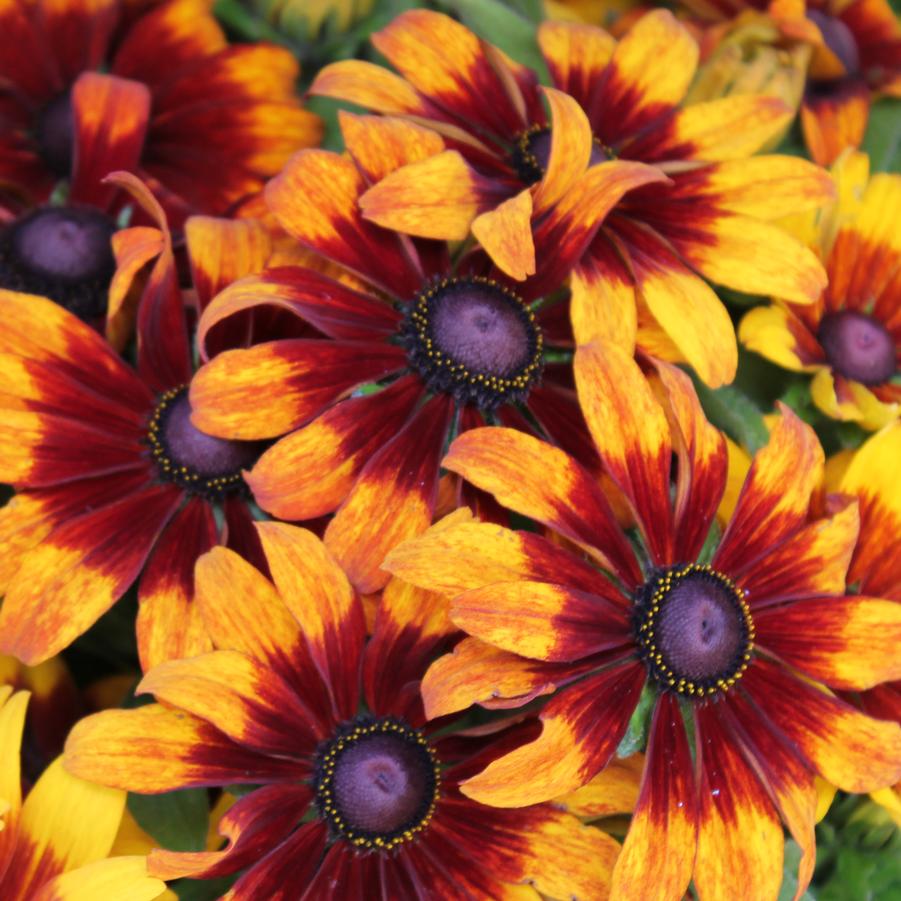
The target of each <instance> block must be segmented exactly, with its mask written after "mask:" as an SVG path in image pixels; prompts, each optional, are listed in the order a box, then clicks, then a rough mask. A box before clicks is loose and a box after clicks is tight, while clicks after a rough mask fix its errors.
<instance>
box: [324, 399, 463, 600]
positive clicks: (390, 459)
mask: <svg viewBox="0 0 901 901" xmlns="http://www.w3.org/2000/svg"><path fill="white" fill-rule="evenodd" d="M451 413H452V400H451V398H450V397H449V396H448V395H444V394H440V395H436V396H434V397H433V398H432V399H431V400H429V401H427V402H426V404H424V405H423V406H422V407H421V408H420V409H419V410H418V411H417V412H416V413H415V414H414V416H413V417H412V418H411V419H410V420H409V422H408V423H407V424H406V425H405V426H404V427H403V429H401V431H399V432H398V433H397V435H395V437H394V438H392V439H391V441H389V442H388V443H387V444H385V445H384V446H383V447H382V448H381V450H379V451H378V453H376V454H375V456H373V457H371V458H370V460H369V462H368V463H367V464H366V465H365V466H364V468H363V470H362V472H361V473H360V476H359V478H358V479H357V481H356V483H355V485H354V487H353V489H352V490H351V492H350V494H349V495H348V496H347V499H346V500H345V501H344V503H343V504H342V505H341V508H340V509H339V510H338V512H337V513H336V514H335V518H334V519H333V520H332V521H331V522H330V523H329V525H328V528H327V529H326V532H325V541H326V544H327V545H328V547H329V549H330V550H331V551H332V552H333V553H334V554H335V557H336V558H337V559H338V561H339V562H340V563H341V565H342V566H343V567H344V569H345V570H346V571H347V574H348V576H349V577H350V579H351V581H352V582H353V583H354V585H355V586H356V587H357V589H358V590H359V591H361V592H363V593H369V592H372V591H376V590H378V589H379V588H381V587H383V586H384V585H385V584H386V583H387V581H388V578H389V576H388V573H386V572H385V571H384V570H383V569H381V565H382V561H383V560H384V559H385V557H386V556H387V554H388V552H389V551H391V550H392V549H393V548H395V547H396V546H397V545H398V544H400V543H401V542H402V541H404V540H405V539H407V538H412V537H413V536H414V535H418V534H419V533H420V532H424V531H425V530H426V529H427V528H428V526H429V523H431V521H432V515H433V513H434V509H435V501H436V499H437V496H438V470H439V465H438V464H439V460H440V457H441V451H442V449H443V448H444V444H445V438H446V436H447V431H448V428H449V426H450V421H451Z"/></svg>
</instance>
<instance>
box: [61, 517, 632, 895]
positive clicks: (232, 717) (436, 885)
mask: <svg viewBox="0 0 901 901" xmlns="http://www.w3.org/2000/svg"><path fill="white" fill-rule="evenodd" d="M257 529H258V530H259V534H260V539H261V541H262V545H263V548H264V551H265V555H266V559H267V561H268V565H269V569H270V571H271V573H272V582H270V581H268V580H267V579H266V578H264V577H263V576H262V575H261V574H260V572H259V571H258V570H256V569H255V568H254V567H252V566H250V565H249V564H248V563H246V562H245V561H244V560H242V559H241V558H240V557H239V556H238V555H237V554H235V553H233V552H231V551H229V550H227V549H224V548H216V549H214V550H213V551H211V552H210V553H209V554H207V555H206V556H204V557H203V558H201V560H200V561H199V562H198V565H197V586H198V606H199V608H200V610H201V612H202V615H203V616H204V619H205V621H206V622H207V624H208V627H209V629H210V634H211V635H212V636H213V637H214V641H215V644H216V646H217V648H220V650H216V651H213V652H211V653H209V654H204V655H201V656H199V657H194V658H192V659H190V660H179V661H170V662H168V663H164V664H162V665H160V666H158V667H156V668H155V669H152V670H151V671H150V672H148V673H147V675H146V676H145V678H144V681H143V682H142V684H141V686H140V690H142V691H145V692H148V693H153V694H154V695H155V696H156V698H157V699H158V701H160V702H162V703H160V704H154V705H150V706H146V707H142V708H139V709H136V710H129V711H108V712H105V713H101V714H98V715H95V716H93V717H89V718H88V719H86V720H82V721H81V722H80V723H79V724H78V726H76V728H75V729H74V730H73V732H72V734H71V736H70V738H69V742H68V744H67V748H66V766H67V767H68V768H69V770H70V771H72V772H75V773H78V774H81V775H82V776H83V777H86V778H90V779H96V780H99V781H100V782H101V783H104V784H108V785H115V786H118V787H120V788H125V787H127V788H128V789H129V790H131V791H138V792H151V793H152V792H164V791H170V790H173V789H179V788H185V787H188V786H220V785H231V784H239V783H240V784H245V785H246V784H247V783H251V784H257V785H259V786H260V787H259V788H257V789H255V790H253V791H251V792H250V793H249V794H246V795H245V796H244V797H242V798H241V799H240V800H239V801H238V802H237V803H236V804H235V805H234V806H233V807H232V808H231V809H230V810H229V811H228V812H227V813H226V814H225V816H224V817H223V819H222V821H221V825H220V832H221V833H222V835H223V836H224V837H226V838H227V839H228V840H229V841H228V844H227V846H226V847H225V848H224V849H223V850H221V851H214V852H199V853H187V854H185V853H174V852H169V851H155V852H153V853H152V854H151V857H150V861H149V868H150V871H151V872H152V873H154V874H155V875H157V876H161V877H163V878H167V879H169V878H177V877H180V876H186V875H187V876H191V877H193V878H198V877H202V878H208V877H212V876H221V875H227V874H231V873H235V872H237V871H238V870H244V871H245V872H244V873H243V874H242V875H241V876H240V878H239V879H238V881H237V882H236V883H235V885H234V887H233V888H232V889H231V892H230V893H229V896H228V897H229V898H234V899H235V901H239V899H247V901H250V899H254V901H255V899H259V898H267V899H268V898H272V899H288V898H294V897H301V896H303V897H309V898H362V897H376V898H402V897H409V898H420V899H423V901H426V899H445V898H452V899H461V901H462V899H464V898H485V899H488V898H497V899H500V898H511V897H516V898H520V897H521V898H523V899H526V898H534V899H536V901H537V898H538V897H539V895H538V894H537V892H536V891H535V889H537V890H538V891H540V892H543V893H544V894H545V895H548V896H551V897H555V898H563V897H574V896H578V897H585V898H604V897H606V896H607V892H608V890H609V876H610V870H611V867H612V863H613V860H614V858H615V855H616V853H617V850H618V846H617V844H616V842H614V841H613V840H612V839H611V838H609V837H608V836H606V835H604V834H603V833H601V832H599V831H598V830H595V829H593V828H591V827H586V826H583V825H582V824H581V823H579V822H578V820H576V819H575V818H574V817H572V816H570V815H569V814H566V813H564V812H562V811H560V810H558V809H556V808H554V807H552V806H550V805H536V806H531V807H526V808H524V809H522V810H517V811H507V810H497V809H493V808H486V807H483V806H481V805H479V804H477V803H476V802H474V801H472V800H470V799H469V798H467V797H466V796H465V795H463V794H461V792H460V791H459V788H458V785H459V783H460V781H461V780H463V779H466V778H469V777H470V776H472V775H473V774H474V773H476V772H478V771H479V770H480V769H481V768H482V767H484V766H485V764H487V763H488V762H489V761H491V760H492V759H494V758H495V757H497V756H498V755H499V754H502V753H504V751H506V750H509V749H510V748H513V747H516V745H517V744H520V743H521V742H522V741H524V740H527V739H528V737H530V735H532V734H534V729H533V728H532V727H533V726H534V722H530V721H528V720H526V721H521V722H518V723H517V724H516V725H513V726H512V727H510V726H509V725H507V726H506V727H505V725H504V724H495V725H494V726H492V727H487V728H482V729H471V730H461V729H460V727H459V726H457V727H455V726H454V724H453V723H452V722H449V721H448V720H446V719H443V720H440V721H429V720H428V719H427V718H426V717H425V715H424V713H423V709H422V701H421V699H420V696H419V680H420V678H421V677H422V673H423V672H424V671H425V668H426V666H427V665H428V663H429V661H430V660H432V659H433V658H434V655H435V654H436V653H439V652H440V650H441V648H442V647H444V646H446V644H447V640H448V638H449V637H450V636H451V635H453V634H454V633H455V629H454V627H453V626H452V625H451V624H450V623H449V621H448V620H447V616H446V602H445V601H444V600H443V599H442V598H440V597H438V596H435V595H429V594H428V593H427V592H423V591H420V590H418V589H415V588H412V587H411V586H408V585H404V584H403V583H400V582H399V581H395V582H393V583H391V584H390V585H389V586H388V587H387V588H386V590H385V593H384V596H383V598H382V602H381V604H380V606H379V611H378V615H377V619H376V625H375V631H374V634H373V636H372V638H371V639H370V640H369V642H368V643H367V642H366V630H365V625H364V618H363V608H362V605H361V603H360V601H359V599H358V597H357V596H356V595H355V594H354V591H353V589H352V587H351V585H350V583H349V582H348V580H347V577H346V576H345V575H344V573H343V572H342V570H341V569H340V568H339V566H338V565H337V563H336V562H335V560H334V558H332V557H331V555H330V554H329V553H328V551H327V550H326V548H325V546H324V545H323V544H322V543H321V542H320V541H319V539H317V538H316V537H315V536H314V535H312V533H310V532H307V531H304V530H301V529H297V528H295V527H293V526H288V525H284V524H280V523H258V524H257ZM273 583H274V584H273ZM526 880H528V881H530V882H532V883H533V884H534V886H535V889H532V888H529V887H526V886H520V887H519V888H518V889H516V888H515V886H516V885H517V884H518V883H522V882H524V881H526Z"/></svg>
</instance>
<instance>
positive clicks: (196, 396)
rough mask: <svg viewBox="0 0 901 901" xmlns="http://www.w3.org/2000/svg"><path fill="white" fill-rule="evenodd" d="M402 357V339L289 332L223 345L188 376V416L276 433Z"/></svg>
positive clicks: (248, 432) (200, 423) (202, 423)
mask: <svg viewBox="0 0 901 901" xmlns="http://www.w3.org/2000/svg"><path fill="white" fill-rule="evenodd" d="M405 361H406V354H405V353H404V351H403V349H402V348H400V347H395V346H393V345H390V344H382V343H378V344H377V343H375V342H363V341H329V340H318V339H306V338H290V339H286V340H284V341H271V342H268V343H266V344H258V345H256V346H255V347H251V348H248V349H247V350H227V351H225V352H224V353H221V354H218V355H217V356H216V357H215V358H213V359H212V360H210V362H209V363H207V364H206V365H205V366H202V367H201V368H200V369H199V370H198V372H197V374H196V375H195V376H194V378H193V379H192V380H191V407H192V410H193V415H192V422H193V423H194V425H195V426H196V427H197V428H199V429H200V430H201V431H203V432H207V433H209V434H210V435H218V436H220V437H227V438H241V439H245V440H253V439H256V438H274V437H276V436H278V435H282V434H284V433H285V432H288V431H290V430H291V429H293V428H296V427H297V426H299V425H301V424H302V423H304V422H305V421H307V420H309V419H311V418H312V417H313V416H316V415H317V414H318V413H320V412H321V411H322V410H323V409H324V408H325V407H327V406H328V405H329V404H331V403H332V402H333V401H335V400H338V399H339V398H340V397H341V396H342V395H344V394H347V393H349V392H350V391H351V390H353V388H355V387H356V386H357V385H361V384H364V383H366V382H370V381H375V380H377V379H380V378H382V377H383V376H385V375H388V374H389V373H391V372H394V371H396V370H397V369H400V368H402V367H403V365H404V363H405Z"/></svg>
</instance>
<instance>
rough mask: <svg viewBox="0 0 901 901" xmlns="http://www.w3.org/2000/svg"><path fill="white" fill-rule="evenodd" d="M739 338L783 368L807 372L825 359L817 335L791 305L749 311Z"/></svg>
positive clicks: (739, 328)
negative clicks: (789, 306)
mask: <svg viewBox="0 0 901 901" xmlns="http://www.w3.org/2000/svg"><path fill="white" fill-rule="evenodd" d="M738 337H739V340H740V341H741V343H742V344H744V345H745V347H747V348H748V349H749V350H753V351H755V352H756V353H759V354H760V355H761V356H762V357H766V359H768V360H772V362H774V363H776V364H777V365H779V366H781V367H782V368H783V369H790V370H792V371H794V372H804V371H809V369H808V367H810V366H813V365H815V364H816V363H817V362H820V361H825V355H824V353H823V349H822V348H821V347H820V345H819V342H818V341H817V339H816V337H815V336H814V335H813V334H811V332H810V330H809V329H808V328H807V326H806V325H804V323H803V321H802V320H801V319H800V318H799V317H798V316H796V315H795V313H794V312H793V311H792V310H791V309H789V308H788V307H787V306H786V307H781V306H777V305H776V304H772V305H770V306H763V307H754V309H753V310H748V312H747V313H745V315H744V316H743V317H742V320H741V323H740V325H739V327H738Z"/></svg>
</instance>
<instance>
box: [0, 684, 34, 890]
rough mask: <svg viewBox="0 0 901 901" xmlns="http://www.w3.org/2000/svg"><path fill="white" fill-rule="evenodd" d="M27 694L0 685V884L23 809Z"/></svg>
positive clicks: (13, 852) (10, 858)
mask: <svg viewBox="0 0 901 901" xmlns="http://www.w3.org/2000/svg"><path fill="white" fill-rule="evenodd" d="M28 698H29V694H28V692H27V691H17V692H15V694H13V689H12V686H11V685H0V882H2V881H3V873H4V871H5V870H6V868H7V867H8V866H9V863H10V861H11V860H12V856H13V855H14V854H15V849H16V841H17V836H18V829H19V825H18V824H19V818H20V810H21V806H22V777H21V753H22V732H23V729H24V728H25V712H26V710H27V708H28Z"/></svg>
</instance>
